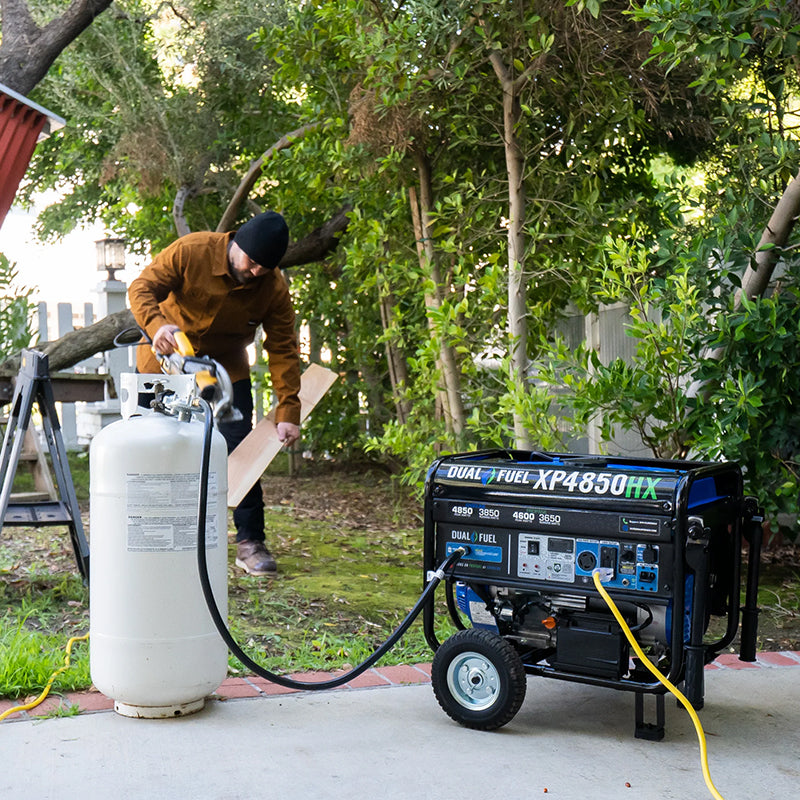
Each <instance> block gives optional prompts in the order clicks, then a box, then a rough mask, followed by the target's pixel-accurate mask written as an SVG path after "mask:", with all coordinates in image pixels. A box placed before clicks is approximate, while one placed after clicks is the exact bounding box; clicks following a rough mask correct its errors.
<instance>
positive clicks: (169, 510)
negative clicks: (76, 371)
mask: <svg viewBox="0 0 800 800" xmlns="http://www.w3.org/2000/svg"><path fill="white" fill-rule="evenodd" d="M203 438H204V425H203V423H202V422H201V421H200V420H192V421H190V422H187V421H181V420H179V419H178V418H176V417H172V416H166V415H164V414H160V413H155V412H147V413H146V414H144V415H142V416H133V417H130V418H129V419H125V420H120V421H118V422H115V423H113V424H111V425H109V426H108V427H106V428H104V429H103V430H101V431H100V433H99V434H98V435H97V436H95V437H94V439H93V440H92V444H91V450H90V504H91V508H90V537H91V558H90V562H89V565H90V566H89V587H90V588H89V598H90V615H89V616H90V639H89V641H90V664H91V674H92V681H93V682H94V684H95V686H96V687H97V688H98V689H99V690H100V691H101V692H102V693H103V694H105V695H106V696H108V697H110V698H112V699H113V700H114V709H115V710H116V711H117V712H118V713H120V714H123V715H125V716H131V717H148V718H163V717H174V716H180V715H183V714H189V713H192V712H193V711H198V710H199V709H201V708H202V707H203V705H204V703H205V698H206V696H207V695H209V694H210V693H212V692H213V691H214V690H215V689H216V688H217V687H218V686H219V685H220V683H222V681H223V680H224V679H225V675H226V673H227V660H228V659H227V647H226V645H225V643H224V642H223V640H222V639H221V638H220V636H219V634H218V632H217V630H216V628H215V627H214V623H213V620H212V619H211V615H210V613H209V611H208V607H207V606H206V602H205V599H204V597H203V591H202V587H201V585H200V579H199V577H198V569H197V549H196V545H197V507H198V492H199V485H200V483H199V479H200V465H201V458H202V447H203ZM227 482H228V479H227V451H226V445H225V440H224V439H223V437H222V435H221V434H220V433H219V432H218V431H217V430H216V429H215V430H214V431H213V438H212V445H211V460H210V468H209V489H208V517H207V523H206V554H207V562H208V573H209V577H210V582H211V587H212V590H213V592H214V597H215V598H216V601H217V606H218V608H219V610H220V614H221V615H222V617H223V619H225V618H226V617H227V608H228V587H227V550H228V548H227V544H228V540H227V492H228V487H227Z"/></svg>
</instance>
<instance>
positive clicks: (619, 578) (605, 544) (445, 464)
mask: <svg viewBox="0 0 800 800" xmlns="http://www.w3.org/2000/svg"><path fill="white" fill-rule="evenodd" d="M692 466H693V467H695V471H696V466H697V465H696V464H693V465H692ZM688 473H689V469H688V467H687V469H686V470H682V469H681V467H680V464H674V463H670V466H669V467H665V466H664V462H648V461H632V460H627V461H626V460H625V459H619V460H616V461H615V460H611V459H604V458H602V457H596V458H590V457H585V456H584V457H581V458H575V459H570V458H569V456H556V457H552V458H551V457H550V456H545V457H542V458H541V459H539V460H534V459H530V460H524V461H523V460H521V459H515V460H514V461H513V463H508V462H507V461H504V460H503V459H502V458H497V459H495V458H491V457H489V458H487V457H480V455H478V456H476V457H474V458H468V457H464V456H461V457H459V458H454V459H453V460H452V461H451V460H449V459H447V458H445V459H442V460H441V461H440V462H438V464H437V466H436V469H435V471H434V472H433V473H432V474H431V475H430V476H429V499H428V508H429V514H430V522H431V524H432V525H434V526H435V531H436V536H435V541H436V555H437V558H440V559H441V558H445V557H446V556H447V555H449V554H450V553H452V552H453V551H454V550H455V549H456V548H457V547H458V546H460V545H462V544H468V545H469V553H468V554H467V555H466V556H465V557H463V558H462V559H461V561H460V562H459V564H458V566H457V568H456V572H457V574H458V576H459V577H460V578H463V579H464V580H476V579H477V580H482V581H485V582H487V583H496V584H502V585H507V586H510V587H517V588H527V587H531V586H534V587H538V588H540V589H551V590H556V589H558V590H562V591H565V590H569V589H577V590H581V589H586V590H587V591H592V583H593V582H592V571H593V570H594V569H595V568H596V567H605V568H606V569H608V570H611V575H612V578H611V579H610V580H609V581H608V582H607V583H606V586H608V587H609V588H612V589H615V590H619V591H621V592H624V593H625V592H631V593H634V594H639V595H647V596H650V597H651V598H653V600H655V601H657V599H658V598H669V597H670V596H671V595H672V592H673V591H674V578H675V561H676V558H678V557H680V558H682V554H681V553H676V534H677V530H676V528H677V525H678V523H677V519H676V513H675V512H676V508H677V505H678V503H679V498H678V496H677V493H678V492H679V491H680V490H681V487H682V486H683V485H685V484H686V483H687V481H686V476H687V474H688ZM692 477H693V480H692V482H691V484H692V486H691V492H690V494H691V497H689V498H681V499H680V502H682V503H684V504H686V503H687V500H688V505H693V506H695V507H697V508H698V509H702V510H703V511H704V513H705V512H707V511H708V509H709V508H713V507H714V505H715V504H717V505H719V504H721V503H722V504H724V503H725V502H726V501H727V500H728V499H729V495H730V494H731V492H732V491H733V490H734V489H735V487H730V486H725V485H719V481H718V479H717V478H716V477H715V476H714V475H713V474H710V475H709V476H707V477H705V476H703V475H702V474H701V475H700V476H698V477H697V478H696V479H695V477H694V476H692ZM712 516H713V514H712Z"/></svg>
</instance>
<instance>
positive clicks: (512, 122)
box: [490, 50, 531, 450]
mask: <svg viewBox="0 0 800 800" xmlns="http://www.w3.org/2000/svg"><path fill="white" fill-rule="evenodd" d="M490 60H491V62H492V66H493V67H494V70H495V74H496V75H497V77H498V79H499V80H500V85H501V87H502V90H503V145H504V149H505V156H506V173H507V177H508V217H509V219H508V323H507V330H508V347H509V357H510V371H511V379H512V380H513V381H514V382H515V383H516V384H517V385H519V386H521V387H524V386H526V385H527V382H528V374H527V373H528V317H527V313H528V310H527V302H526V300H527V283H526V278H525V231H524V228H525V188H524V185H523V177H524V168H525V158H524V156H523V154H522V149H521V148H520V146H519V140H518V138H517V126H518V125H519V121H520V117H521V115H522V109H521V107H520V100H519V90H520V86H519V85H518V83H517V82H515V81H514V80H513V78H512V76H511V75H510V73H509V71H508V69H507V68H506V66H505V64H504V63H503V60H502V57H501V56H500V54H499V52H498V51H496V50H494V51H492V53H491V56H490ZM514 442H515V446H516V448H517V449H519V450H528V449H530V447H531V442H530V433H529V431H528V430H527V429H526V428H525V424H524V421H523V419H522V417H521V415H520V414H519V413H517V412H516V411H515V412H514Z"/></svg>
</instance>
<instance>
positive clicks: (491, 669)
mask: <svg viewBox="0 0 800 800" xmlns="http://www.w3.org/2000/svg"><path fill="white" fill-rule="evenodd" d="M431 683H432V684H433V693H434V694H435V695H436V699H437V700H438V701H439V705H440V706H441V707H442V708H443V709H444V711H445V712H446V713H447V715H448V716H449V717H450V718H451V719H454V720H455V721H456V722H458V723H460V724H461V725H464V726H465V727H467V728H475V729H476V730H481V731H492V730H495V729H497V728H500V727H502V726H503V725H505V724H506V723H507V722H510V721H511V720H512V719H513V717H514V715H515V714H516V713H517V711H519V709H520V706H521V705H522V701H523V700H524V699H525V688H526V684H527V680H526V675H525V667H524V666H523V664H522V659H521V658H520V657H519V653H517V651H516V650H515V649H514V648H513V647H512V646H511V645H510V644H509V643H508V642H507V641H506V640H505V639H503V638H502V637H500V636H498V635H497V634H495V633H492V632H491V631H486V630H480V629H477V628H469V629H467V630H464V631H459V632H458V633H456V634H454V635H453V636H451V637H450V638H449V639H448V640H447V641H446V642H444V644H442V646H441V647H440V648H439V649H438V650H437V651H436V655H435V656H434V657H433V663H432V664H431Z"/></svg>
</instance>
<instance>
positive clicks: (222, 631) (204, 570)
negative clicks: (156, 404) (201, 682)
mask: <svg viewBox="0 0 800 800" xmlns="http://www.w3.org/2000/svg"><path fill="white" fill-rule="evenodd" d="M197 403H198V404H199V405H200V406H201V408H202V409H203V417H204V423H205V428H204V433H203V455H202V460H201V464H200V497H199V501H198V506H199V507H198V512H197V568H198V572H199V573H200V584H201V586H202V587H203V595H204V597H205V599H206V605H207V606H208V610H209V613H210V614H211V618H212V619H213V620H214V625H215V626H216V628H217V630H218V631H219V635H220V636H221V637H222V638H223V640H224V641H225V644H227V645H228V649H229V650H230V651H231V653H233V655H234V656H235V657H236V658H237V659H238V660H239V661H240V662H241V663H242V664H243V665H244V666H245V667H247V669H249V670H252V671H253V673H254V674H256V675H258V676H260V677H262V678H265V679H266V680H268V681H271V682H272V683H277V684H278V685H279V686H284V687H286V688H287V689H334V688H336V687H337V686H342V685H343V684H345V683H348V682H349V681H351V680H353V678H356V677H358V676H359V675H361V673H362V672H365V671H366V670H368V669H369V668H370V667H371V666H372V665H373V664H374V663H375V662H377V661H378V660H379V659H380V658H382V657H383V656H384V655H386V653H388V652H389V650H391V649H392V648H393V647H394V646H395V644H397V642H398V641H399V639H400V637H402V636H403V634H404V633H405V632H406V631H407V630H408V629H409V627H411V624H412V623H413V622H414V620H415V619H416V618H417V617H418V616H419V614H420V612H421V611H422V609H423V608H425V606H426V605H427V604H428V603H429V602H433V594H434V592H435V591H436V587H437V586H438V585H439V583H440V582H441V580H442V579H443V578H444V577H445V574H446V572H447V570H448V569H450V568H451V567H452V566H453V565H454V564H455V563H456V562H457V561H458V560H459V559H460V558H461V557H462V556H464V555H466V554H467V553H468V552H469V549H468V548H467V547H458V548H456V550H454V551H453V552H452V553H451V554H450V555H449V556H448V557H447V558H446V559H445V560H444V561H443V562H442V564H441V565H440V566H439V568H438V569H437V570H436V571H435V572H434V573H433V577H432V578H431V580H430V581H429V583H428V585H427V586H426V587H425V591H423V592H422V594H421V595H420V597H419V600H417V602H416V604H415V605H414V607H413V608H412V609H411V611H409V613H408V614H407V615H406V617H405V619H404V620H403V621H402V622H401V623H400V625H398V627H397V628H396V629H395V631H394V632H393V633H392V635H391V636H390V637H389V638H388V639H387V640H386V641H385V642H384V643H383V644H382V645H381V646H380V647H378V649H377V650H375V652H374V653H372V655H371V656H369V657H368V658H367V659H366V660H365V661H363V662H362V663H361V664H359V665H358V666H357V667H355V668H354V669H351V670H350V671H349V672H346V673H344V674H343V675H339V676H338V677H336V678H332V679H331V680H327V681H317V682H308V681H295V680H292V679H291V678H286V677H284V676H283V675H276V674H275V673H274V672H270V671H269V670H267V669H265V668H264V667H262V666H261V665H259V664H256V662H255V661H253V660H252V659H251V658H250V657H249V656H248V655H247V653H245V652H244V651H243V650H242V648H241V647H239V645H238V644H237V643H236V640H235V639H234V638H233V636H232V635H231V632H230V631H229V630H228V627H227V625H226V624H225V620H224V619H223V618H222V615H221V614H220V613H219V608H218V607H217V601H216V598H215V597H214V592H213V591H212V588H211V581H210V579H209V577H208V562H207V560H206V505H207V503H208V472H209V465H210V460H211V434H212V431H213V428H214V415H213V414H212V412H211V407H210V406H209V404H208V403H207V402H206V401H205V400H203V399H202V398H198V400H197Z"/></svg>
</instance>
